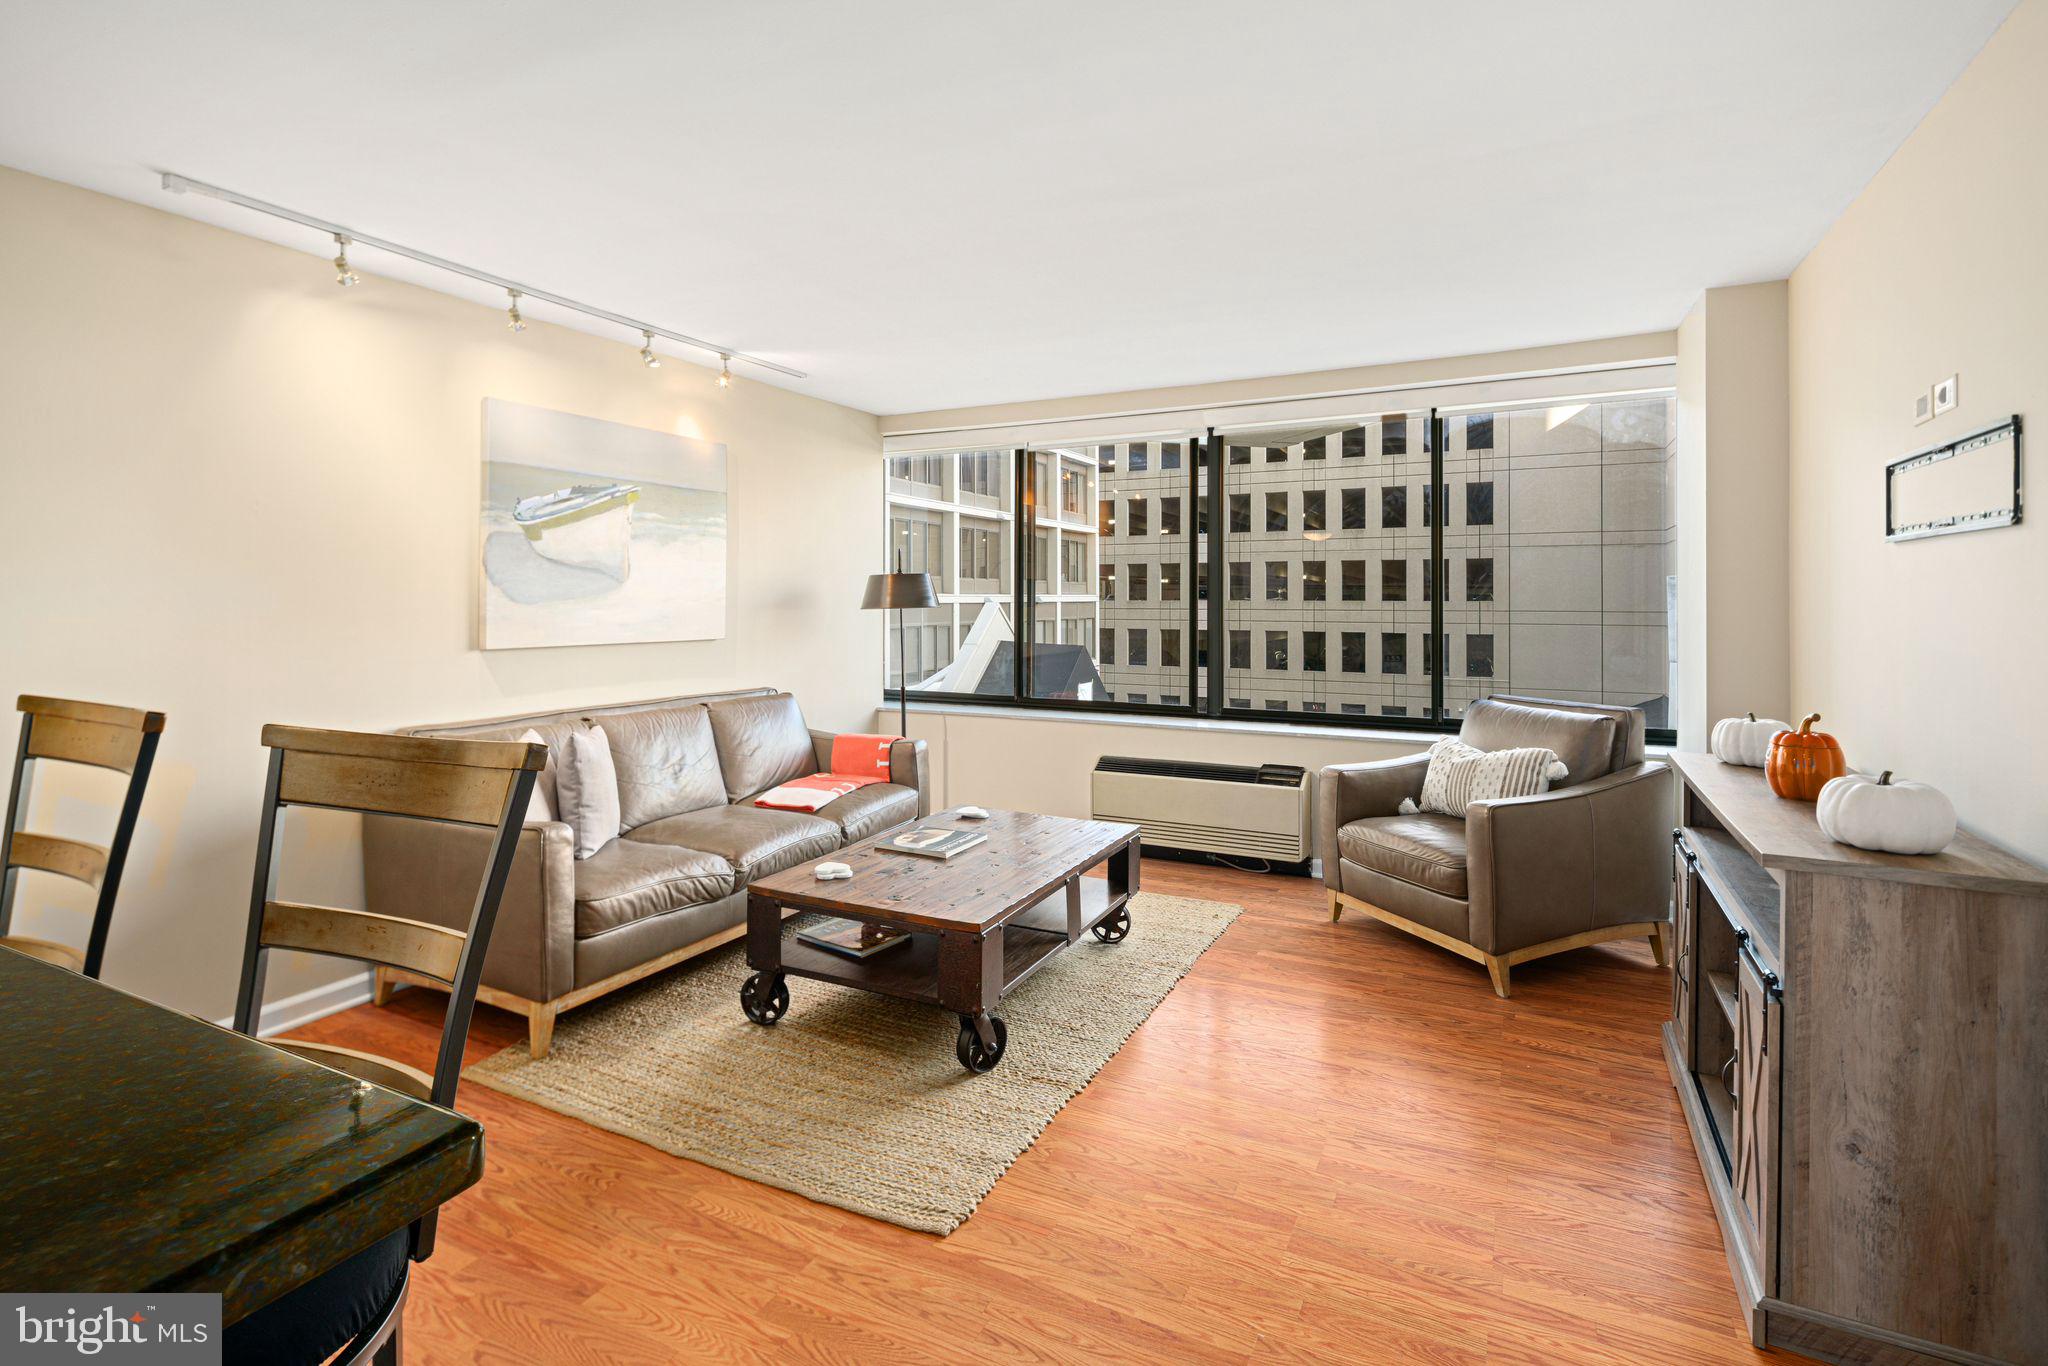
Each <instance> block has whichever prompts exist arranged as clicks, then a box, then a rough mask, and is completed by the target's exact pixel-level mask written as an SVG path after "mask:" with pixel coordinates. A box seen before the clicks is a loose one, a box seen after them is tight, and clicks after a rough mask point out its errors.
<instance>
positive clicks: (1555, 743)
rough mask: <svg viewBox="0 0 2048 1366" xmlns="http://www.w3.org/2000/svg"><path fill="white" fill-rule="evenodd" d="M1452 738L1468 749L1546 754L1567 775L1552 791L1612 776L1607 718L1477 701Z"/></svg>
mask: <svg viewBox="0 0 2048 1366" xmlns="http://www.w3.org/2000/svg"><path fill="white" fill-rule="evenodd" d="M1458 738H1459V739H1460V740H1463V741H1464V742H1465V743H1466V744H1468V745H1470V746H1472V748H1474V749H1486V750H1494V749H1547V750H1550V751H1551V752H1552V753H1554V754H1556V755H1557V757H1558V758H1559V759H1560V760H1562V761H1563V763H1564V766H1565V768H1566V769H1567V770H1568V771H1569V774H1570V776H1568V777H1567V778H1566V779H1565V780H1564V781H1563V782H1561V783H1558V784H1555V786H1558V787H1575V786H1577V785H1578V784H1580V783H1590V782H1592V781H1593V780H1594V779H1595V778H1604V777H1606V776H1607V775H1608V774H1609V773H1612V772H1613V771H1614V754H1615V741H1616V738H1617V731H1616V727H1615V720H1614V718H1613V717H1612V716H1602V715H1598V714H1596V713H1593V712H1583V711H1564V710H1562V709H1558V708H1552V707H1532V706H1526V705H1524V704H1522V703H1518V702H1503V701H1501V700H1500V699H1498V698H1493V697H1488V698H1482V699H1480V700H1479V701H1477V702H1474V703H1472V704H1471V705H1470V706H1469V707H1467V708H1465V720H1464V724H1463V725H1461V726H1460V727H1459V728H1458Z"/></svg>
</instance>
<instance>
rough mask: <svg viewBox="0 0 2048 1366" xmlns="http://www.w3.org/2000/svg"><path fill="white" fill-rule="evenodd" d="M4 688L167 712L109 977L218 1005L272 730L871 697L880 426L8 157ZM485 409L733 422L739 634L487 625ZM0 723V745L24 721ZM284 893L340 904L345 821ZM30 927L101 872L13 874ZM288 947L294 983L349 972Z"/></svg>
mask: <svg viewBox="0 0 2048 1366" xmlns="http://www.w3.org/2000/svg"><path fill="white" fill-rule="evenodd" d="M0 301H4V302H0V443H4V445H0V451H4V472H5V480H4V489H5V496H4V497H0V573H4V576H5V583H6V588H5V592H4V594H0V642H4V644H0V660H4V664H5V667H4V669H0V688H4V689H6V692H7V696H8V698H9V699H10V700H11V698H12V696H13V694H14V693H16V692H45V693H56V694H59V695H67V696H76V697H85V698H94V699H101V700H105V701H111V702H120V703H128V704H132V705H136V706H148V707H154V708H158V709H160V710H162V711H164V712H166V713H167V714H168V715H169V718H170V720H169V726H168V729H167V730H166V732H165V736H164V742H163V748H162V751H161V754H160V758H159V761H158V766H157V777H156V780H155V782H154V783H153V784H152V787H151V791H150V795H149V799H148V801H147V803H146V805H145V807H144V810H143V819H142V824H141V828H140V832H139V834H138V836H137V841H136V847H135V851H134V855H133V858H132V860H131V863H130V866H129V872H128V877H127V882H126V885H125V886H124V888H123V891H122V898H121V904H120V907H119V909H118V912H117V917H116V920H115V923H114V928H113V933H112V941H111V945H110V948H109V951H108V957H107V971H106V975H107V978H108V980H110V981H112V982H114V983H115V984H117V985H120V986H123V987H127V988H129V989H131V990H134V991H137V992H140V993H142V994H144V995H147V996H151V997H155V998H157V999H159V1000H163V1001H166V1002H169V1003H171V1004H173V1005H176V1006H180V1007H183V1008H186V1009H190V1010H193V1011H196V1012H198V1013H201V1014H205V1015H210V1016H215V1017H218V1016H221V1015H224V1014H225V1013H227V1011H228V1010H229V1009H230V1007H231V1005H232V1001H233V991H232V988H233V982H234V978H235V972H236V967H237V962H238V960H239V957H240V953H241V939H242V934H243V925H244V916H245V909H244V908H245V907H246V904H247V898H248V892H249V876H250V871H251V867H252V863H253V859H254V854H255V835H256V817H257V808H258V805H259V803H260V800H261V796H262V785H263V764H264V751H263V750H262V749H261V748H260V747H259V745H258V744H257V730H258V727H259V726H260V725H261V724H262V723H263V722H265V721H273V720H275V721H291V722H299V723H304V724H311V725H317V726H336V727H354V728H369V729H374V728H383V727H389V726H394V725H398V724H402V723H405V722H410V721H426V720H434V719H454V718H460V717H467V716H478V715H489V714H495V713H503V712H508V711H520V710H528V709H539V708H544V707H556V706H566V705H573V704H576V703H578V702H584V701H589V702H598V701H607V700H622V699H630V698H636V697H644V696H653V695H660V694H668V693H676V692H684V691H690V690H696V689H706V688H714V687H721V686H726V685H751V684H759V683H773V684H778V685H781V686H785V687H789V688H791V689H793V690H794V691H795V692H796V693H797V694H798V696H799V697H800V698H801V699H802V701H803V703H804V705H805V708H806V710H807V711H808V712H809V713H810V714H811V716H812V717H813V718H814V720H815V721H816V722H817V723H818V724H821V725H829V726H853V725H856V724H864V723H865V722H866V720H867V718H868V715H869V712H870V709H871V708H872V707H873V705H874V698H875V687H876V669H877V664H876V661H877V660H878V658H879V650H880V640H879V632H880V629H881V621H880V617H879V614H873V613H862V612H860V611H858V610H855V604H856V602H857V601H858V593H859V589H860V576H861V574H863V573H864V572H865V567H866V561H868V560H869V559H871V558H872V556H871V555H870V554H868V553H867V552H862V553H860V554H859V555H857V556H856V555H855V554H853V553H852V552H851V551H850V549H849V548H850V547H860V546H867V547H872V546H874V545H875V544H876V542H877V540H878V539H879V537H880V535H881V514H880V490H879V488H878V487H877V469H876V458H877V457H876V450H877V447H878V444H879V443H878V437H877V433H876V428H875V420H874V418H872V417H871V416H868V415H866V414H862V413H858V412H855V411H852V410H850V409H847V408H842V407H838V406H835V405H833V404H829V403H824V402H821V401H818V400H815V399H809V398H804V397H800V396H798V395H794V394H791V393H788V392H786V391H784V390H779V389H775V388H771V387H769V386H767V385H765V384H762V383H759V382H757V381H755V380H752V379H751V378H742V380H741V382H740V384H739V385H738V387H737V388H736V389H735V390H734V392H733V393H732V394H731V395H729V396H725V395H720V394H718V392H717V391H716V390H715V389H714V388H713V387H712V384H711V373H712V372H710V371H708V370H705V369H703V368H701V367H699V366H696V365H690V364H686V363H683V362H681V361H678V360H672V361H670V363H669V364H667V365H666V366H664V367H663V368H662V369H661V370H659V371H649V370H647V369H646V368H644V367H643V366H641V365H640V364H639V363H638V361H637V359H636V358H635V356H634V354H633V352H634V345H635V344H634V343H631V342H627V343H620V342H607V341H603V340H600V339H598V338H595V337H591V336H587V335H585V334H583V333H581V332H576V331H572V330H569V329H566V328H560V327H554V326H549V325H547V324H544V323H534V324H532V325H531V326H530V328H529V330H528V331H527V332H525V333H524V334H522V335H519V336H516V337H515V336H513V335H512V334H510V333H508V332H507V331H506V330H505V328H504V325H503V321H504V320H503V315H502V314H499V313H497V312H495V311H493V310H491V309H488V308H484V307H480V306H477V305H474V304H470V303H465V302H462V301H459V300H456V299H453V298H450V297H448V296H446V295H442V294H437V293H434V292H431V291H428V290H424V289H420V288H416V287H413V286H408V285H401V284H394V283H392V282H390V281H388V280H383V279H379V278H376V277H374V276H366V277H365V279H364V281H363V284H362V285H361V286H360V287H358V288H356V289H353V290H349V291H347V292H343V291H341V290H339V289H337V288H336V287H335V286H334V283H333V272H332V271H331V270H329V269H328V268H327V267H326V266H325V265H324V264H323V263H322V261H321V260H320V258H318V257H314V256H307V255H304V254H301V253H297V252H292V251H287V250H285V249H283V248H280V247H276V246H271V245H268V244H265V243H261V242H258V241H255V240H254V239H251V238H247V237H242V236H239V235H236V234H234V233H229V232H224V231H221V230H219V229H216V228H211V227H206V226H202V225H200V224H196V223H193V222H191V221H189V220H186V219H183V218H179V217H175V216H173V215H170V214H166V213H162V212H158V211H156V210H152V209H147V208H142V207H139V206H136V205H133V204H129V203H125V202H122V201H120V200H115V199H108V198H103V197H101V196H98V195H94V194H89V193H86V192H84V191H81V190H77V189H73V188H70V187H68V186H63V185H58V184H55V183H53V182H50V181H46V180H40V179H36V178H34V177H30V176H26V175H22V174H19V173H16V172H12V171H6V170H0ZM486 396H491V397H497V398H505V399H512V400H516V401H518V402H521V403H530V404H537V405H540V406H542V407H548V408H556V409H561V410H564V411H568V412H575V413H584V414H588V415H591V416H594V417H601V418H606V419H609V420H612V421H615V422H626V423H632V424H635V425H639V426H645V427H652V428H659V429H663V430H670V431H676V432H680V433H684V434H687V435H692V436H702V437H705V438H707V439H710V440H714V441H723V442H726V443H728V445H729V446H730V448H731V451H730V472H731V481H732V487H731V503H730V514H731V552H730V553H731V560H730V583H729V588H728V593H729V600H728V615H729V620H730V627H729V634H728V636H727V638H726V639H724V640H722V641H713V642H704V643H695V644H667V645H619V646H599V647H584V648H575V649H539V650H520V651H506V652H492V653H489V654H485V653H481V652H479V651H478V650H477V649H476V648H475V647H474V634H475V621H474V616H475V600H476V572H477V571H476V560H477V535H478V530H477V523H478V517H477V507H478V496H479V489H480V483H481V466H480V459H481V447H480V437H479V423H480V420H481V412H482V403H483V399H484V398H485V397H486ZM5 714H6V716H7V717H8V720H7V722H6V725H5V728H4V731H0V743H4V744H5V745H6V747H7V749H6V752H7V753H8V754H10V755H11V754H12V753H13V746H14V736H15V726H16V722H15V720H14V713H13V712H12V711H11V710H8V711H6V713H5ZM103 776H104V775H97V774H87V775H84V776H83V777H81V778H78V779H76V780H72V781H66V782H63V783H56V782H49V783H44V784H42V785H41V786H40V788H39V790H38V792H37V795H36V801H35V806H34V815H35V820H36V823H37V824H38V825H39V826H40V827H41V828H44V829H53V830H56V831H58V832H59V833H73V834H77V835H81V836H85V837H97V838H100V839H104V838H105V836H106V832H107V831H108V830H110V829H111V827H112V821H113V814H114V805H113V803H114V802H115V800H116V799H117V796H118V790H119V788H118V783H115V782H111V781H98V780H99V779H100V778H102V777H103ZM290 839H291V840H292V843H291V845H290V846H288V848H287V858H288V859H291V858H293V857H294V856H296V857H297V862H298V866H299V867H300V868H301V869H302V870H306V871H304V872H302V874H301V875H300V879H299V880H298V881H297V882H296V883H295V882H293V881H291V880H288V881H287V884H286V888H287V891H288V893H290V892H296V893H297V894H300V895H328V896H334V897H343V898H345V897H348V896H351V895H353V894H355V892H356V891H357V890H358V889H359V883H360V869H359V866H357V864H356V861H355V858H354V850H353V847H352V843H351V832H350V831H349V830H348V829H347V828H346V827H344V826H339V825H332V824H330V825H328V826H327V827H325V828H324V829H320V830H313V831H310V832H309V831H308V830H306V829H303V828H302V829H299V830H297V831H295V832H294V833H292V834H291V835H290ZM22 879H23V881H22V897H21V901H22V913H21V915H20V916H19V917H18V918H17V922H16V928H17V929H18V930H20V931H22V932H27V933H45V934H47V935H49V936H51V937H56V938H62V939H66V940H70V941H73V942H82V940H83V934H84V926H85V918H84V908H85V907H86V905H87V902H86V900H85V898H84V896H83V895H82V889H76V888H72V887H68V886H65V885H63V884H59V883H57V882H55V880H54V879H50V878H47V877H45V876H44V875H42V874H34V873H30V874H23V875H22ZM343 973H344V970H343V969H341V967H340V965H338V964H335V963H333V962H331V961H322V960H302V961H299V962H295V963H291V964H280V965H279V966H278V967H277V968H274V969H273V971H272V973H271V986H270V997H271V999H272V1000H277V999H280V998H283V997H288V996H291V995H293V994H295V993H297V992H301V991H305V990H307V989H309V988H316V987H319V986H321V985H322V984H323V983H328V982H334V981H337V980H340V979H341V978H342V976H343Z"/></svg>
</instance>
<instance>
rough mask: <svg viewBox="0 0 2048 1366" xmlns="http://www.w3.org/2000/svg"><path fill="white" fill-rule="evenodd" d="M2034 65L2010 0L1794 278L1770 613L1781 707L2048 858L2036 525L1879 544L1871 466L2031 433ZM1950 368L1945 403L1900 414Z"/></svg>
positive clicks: (2043, 301)
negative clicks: (1981, 439) (1786, 515)
mask: <svg viewBox="0 0 2048 1366" xmlns="http://www.w3.org/2000/svg"><path fill="white" fill-rule="evenodd" d="M2044 71H2048V0H2025V3H2023V4H2022V5H2020V6H2019V8H2018V9H2016V10H2015V11H2014V12H2013V14H2012V16H2011V17H2010V18H2009V19H2007V20H2006V22H2005V25H2004V27H2003V28H2001V29H2000V30H1999V32H1998V33H1997V34H1996V35H1995V36H1994V37H1993V38H1992V40H1991V42H1990V43H1989V44H1987V45H1986V47H1985V48H1984V50H1983V52H1982V53H1980V54H1979V55H1978V57H1977V59H1976V60H1975V61H1974V62H1973V63H1971V65H1970V67H1969V68H1968V69H1967V70H1966V71H1965V72H1964V73H1963V75H1962V77H1961V78H1960V79H1959V80H1958V81H1957V82H1956V84H1955V85H1954V87H1953V88H1951V89H1950V91H1949V92H1948V94H1947V95H1946V96H1945V97H1943V99H1942V101H1941V103H1940V104H1938V105H1936V106H1935V108H1934V110H1933V111H1932V112H1931V113H1930V114H1928V116H1927V118H1926V120H1925V121H1924V122H1923V123H1922V124H1921V125H1920V127H1919V129H1918V130H1917V131H1916V132H1914V134H1913V135H1912V137H1911V138H1909V139H1908V140H1907V141H1906V142H1905V144H1904V145H1903V146H1901V147H1900V148H1899V150H1898V152H1897V153H1895V154H1894V155H1893V157H1892V159H1891V161H1890V162H1889V163H1888V164H1887V165H1886V166H1885V168H1884V169H1883V170H1882V171H1880V172H1879V173H1878V175H1877V176H1876V178H1875V179H1873V180H1872V181H1871V183H1870V185H1869V187H1868V188H1867V189H1865V190H1864V192H1863V193H1862V195H1860V196H1859V197H1858V198H1857V199H1856V200H1855V202H1854V203H1852V204H1851V205H1850V206H1849V208H1848V210H1847V211H1846V212H1845V213H1844V214H1843V215H1842V217H1841V219H1840V221H1838V222H1837V223H1836V224H1835V226H1834V227H1833V228H1832V229H1830V230H1829V232H1828V233H1827V235H1826V236H1825V237H1823V238H1822V239H1821V241H1820V243H1819V245H1817V246H1816V247H1815V248H1814V250H1813V252H1812V254H1811V255H1809V256H1808V257H1807V259H1806V260H1805V262H1804V263H1802V264H1801V265H1800V267H1799V269H1798V270H1797V271H1796V272H1794V274H1793V276H1792V283H1791V329H1790V335H1791V353H1790V358H1791V375H1792V453H1793V458H1792V471H1791V520H1790V526H1791V536H1792V541H1791V563H1790V583H1791V593H1790V609H1791V641H1792V646H1791V664H1792V699H1793V705H1794V707H1796V708H1800V709H1804V710H1812V711H1818V712H1821V713H1823V714H1824V715H1825V716H1826V717H1827V721H1826V722H1825V723H1824V725H1825V728H1826V729H1828V730H1830V731H1833V732H1834V733H1835V734H1836V735H1838V736H1839V737H1840V738H1841V740H1842V744H1843V746H1844V748H1845V749H1846V750H1847V751H1848V756H1849V761H1850V762H1851V763H1852V764H1854V765H1856V766H1858V767H1862V768H1867V769H1872V770H1876V769H1880V768H1890V769H1895V770H1897V771H1898V772H1899V773H1900V774H1901V775H1902V776H1905V777H1910V778H1916V779H1922V780H1925V781H1928V782H1932V783H1936V784H1938V785H1940V786H1941V787H1943V788H1945V789H1946V790H1947V791H1948V793H1949V794H1950V796H1951V797H1953V798H1954V800H1955V803H1956V809H1957V812H1958V814H1959V815H1960V816H1961V818H1962V820H1963V822H1964V823H1965V824H1967V825H1969V826H1971V827H1973V828H1975V829H1976V830H1978V831H1980V832H1982V833H1983V834H1985V835H1987V836H1989V837H1991V838H1992V839H1995V840H1999V841H2001V842H2003V843H2005V844H2007V845H2009V846H2011V847H2013V848H2015V849H2017V850H2020V851H2022V852H2024V853H2026V854H2028V855H2030V856H2031V857H2034V858H2036V859H2044V860H2048V782H2044V781H2042V777H2041V775H2042V773H2043V771H2044V769H2048V708H2044V707H2043V705H2042V684H2043V680H2044V679H2048V630H2044V629H2043V624H2042V622H2043V617H2042V600H2043V593H2044V590H2048V525H2044V524H2043V521H2042V520H2041V519H2040V518H2038V517H2034V516H2030V517H2028V518H2027V520H2026V521H2025V522H2024V523H2022V524H2021V525H2020V526H2017V527H2012V528H2007V529H2001V530H1994V531H1981V532H1973V533H1970V534H1967V535H1961V536H1944V537H1936V538H1933V539H1930V540H1925V541H1909V542H1902V543H1899V544H1896V545H1893V544H1887V543H1886V542H1885V540H1884V466H1885V464H1886V463H1887V462H1889V461H1891V460H1895V459H1897V458H1898V457H1899V456H1901V455H1904V454H1905V453H1907V452H1908V451H1911V450H1915V449H1918V448H1919V447H1922V446H1926V445H1931V444H1933V443H1935V442H1939V441H1945V440H1950V439H1953V438H1955V437H1957V436H1959V435H1962V434H1963V433H1966V432H1969V431H1972V430H1975V429H1976V428H1979V427H1982V426H1986V425H1989V424H1990V423H1992V422H1995V421H1998V420H2001V419H2003V418H2005V417H2009V416H2010V415H2012V414H2013V413H2020V414H2022V415H2023V417H2024V418H2025V420H2026V421H2027V422H2028V423H2029V424H2031V425H2032V426H2033V427H2034V430H2033V431H2030V432H2028V433H2027V436H2028V437H2029V438H2037V437H2038V434H2039V432H2040V431H2041V430H2043V429H2044V428H2048V327H2044V325H2043V319H2044V318H2048V249H2044V246H2043V234H2042V226H2041V225H2042V224H2043V222H2048V81H2044V80H2043V78H2042V73H2043V72H2044ZM1952 373H1955V374H1960V376H1961V400H1962V402H1961V406H1960V407H1958V408H1957V409H1956V410H1955V411H1954V412H1951V413H1947V414H1945V415H1943V416H1941V417H1938V418H1935V419H1934V420H1933V421H1931V422H1929V423H1927V424H1925V425H1924V426H1918V427H1916V426H1914V425H1913V423H1912V416H1911V415H1912V401H1913V396H1914V394H1915V393H1918V392H1923V391H1925V390H1926V388H1927V387H1928V385H1929V384H1931V383H1932V382H1933V381H1935V380H1938V379H1941V378H1943V377H1944V376H1947V375H1949V374H1952ZM2029 463H2030V464H2032V465H2033V467H2034V468H2033V471H2032V475H2033V477H2032V478H2030V480H2029V482H2030V483H2031V484H2033V485H2034V488H2033V489H2032V490H2030V492H2034V493H2038V492H2039V490H2040V478H2039V470H2040V468H2041V465H2040V462H2039V461H2038V459H2033V460H2030V461H2029Z"/></svg>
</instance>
